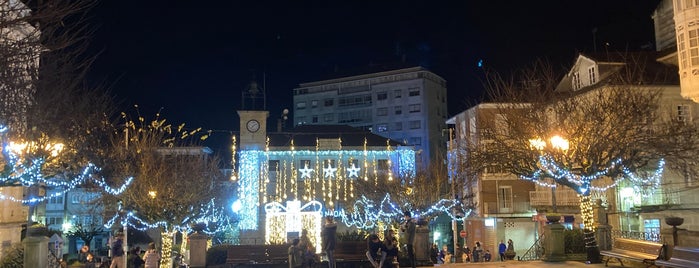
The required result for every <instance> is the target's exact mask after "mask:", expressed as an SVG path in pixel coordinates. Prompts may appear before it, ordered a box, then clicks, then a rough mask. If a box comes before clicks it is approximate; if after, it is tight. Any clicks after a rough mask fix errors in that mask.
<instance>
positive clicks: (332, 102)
mask: <svg viewBox="0 0 699 268" xmlns="http://www.w3.org/2000/svg"><path fill="white" fill-rule="evenodd" d="M323 102H324V103H323V105H324V106H325V107H329V106H333V105H335V99H325V100H324V101H323Z"/></svg>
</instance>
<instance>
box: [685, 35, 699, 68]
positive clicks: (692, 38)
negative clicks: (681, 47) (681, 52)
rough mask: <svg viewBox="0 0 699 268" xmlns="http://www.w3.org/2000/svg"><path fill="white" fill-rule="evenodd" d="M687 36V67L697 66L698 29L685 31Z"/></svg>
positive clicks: (698, 48) (698, 51) (698, 49)
mask: <svg viewBox="0 0 699 268" xmlns="http://www.w3.org/2000/svg"><path fill="white" fill-rule="evenodd" d="M687 33H688V34H689V47H688V48H689V66H699V29H695V30H689V31H687Z"/></svg>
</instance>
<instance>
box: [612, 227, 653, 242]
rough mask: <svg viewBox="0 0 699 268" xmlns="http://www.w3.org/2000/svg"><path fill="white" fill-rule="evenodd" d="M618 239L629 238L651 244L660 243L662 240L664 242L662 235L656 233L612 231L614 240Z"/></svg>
mask: <svg viewBox="0 0 699 268" xmlns="http://www.w3.org/2000/svg"><path fill="white" fill-rule="evenodd" d="M616 238H628V239H636V240H643V241H651V242H660V240H662V236H661V235H660V233H656V232H639V231H621V230H612V239H616Z"/></svg>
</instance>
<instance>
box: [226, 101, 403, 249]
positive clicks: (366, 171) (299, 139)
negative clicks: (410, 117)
mask: <svg viewBox="0 0 699 268" xmlns="http://www.w3.org/2000/svg"><path fill="white" fill-rule="evenodd" d="M238 114H239V116H240V119H241V120H240V138H238V139H236V140H238V141H240V142H239V144H237V145H235V147H236V148H239V150H238V151H237V152H236V153H237V156H238V157H237V160H236V161H237V170H236V171H235V172H234V174H236V175H235V176H234V179H235V180H236V181H237V182H238V196H237V198H238V203H239V204H240V207H239V209H238V212H237V215H238V217H239V224H238V226H239V228H240V229H241V230H242V232H241V243H278V242H286V240H287V239H288V238H291V237H295V236H296V237H297V236H298V232H299V231H300V229H309V235H310V236H311V239H312V241H316V240H315V239H317V236H318V235H319V229H318V227H319V226H320V219H321V218H320V216H321V215H337V214H338V213H340V212H341V211H342V209H343V207H344V206H345V205H347V204H350V203H351V202H353V201H354V200H356V199H358V198H359V197H360V196H361V195H362V194H363V191H367V190H368V189H369V188H367V186H372V185H378V184H379V180H381V181H395V183H396V185H400V183H401V182H403V181H404V180H407V179H410V178H413V177H414V176H415V150H414V149H413V148H412V147H410V146H403V144H401V143H399V142H396V141H393V140H390V139H386V138H384V137H381V136H378V135H374V134H372V133H370V132H367V131H364V130H361V129H356V128H352V127H349V126H345V125H302V126H298V127H296V128H294V129H293V130H291V131H289V132H274V133H270V132H267V129H266V117H267V114H268V112H267V111H250V110H248V111H238ZM375 190H380V189H375V188H373V189H372V191H375ZM290 212H296V213H290ZM301 213H305V214H303V215H306V214H307V215H306V216H303V215H302V214H301ZM338 217H339V216H338ZM280 230H285V231H280ZM318 241H319V240H318Z"/></svg>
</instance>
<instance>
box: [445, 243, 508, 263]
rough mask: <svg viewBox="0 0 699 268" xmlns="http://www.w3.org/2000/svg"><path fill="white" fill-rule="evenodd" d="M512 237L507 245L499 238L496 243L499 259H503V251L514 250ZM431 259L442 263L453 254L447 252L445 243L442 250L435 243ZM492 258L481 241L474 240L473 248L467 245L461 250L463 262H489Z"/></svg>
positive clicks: (448, 261)
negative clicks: (498, 241) (497, 243)
mask: <svg viewBox="0 0 699 268" xmlns="http://www.w3.org/2000/svg"><path fill="white" fill-rule="evenodd" d="M512 244H513V243H512V239H509V240H508V241H507V245H505V243H504V242H503V241H502V240H501V241H500V244H499V245H498V254H499V255H500V261H505V259H506V258H505V252H506V251H508V250H510V251H514V248H513V245H512ZM431 255H432V261H433V262H435V263H439V264H443V263H450V262H452V257H453V255H452V254H451V252H449V249H448V247H447V245H444V246H442V250H439V251H438V248H437V244H432V249H431ZM492 258H493V256H492V254H491V253H490V250H487V249H486V250H485V251H484V250H483V247H482V246H481V242H479V241H476V244H475V246H474V247H473V249H471V248H469V247H464V249H463V252H462V260H463V262H489V261H491V260H492Z"/></svg>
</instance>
